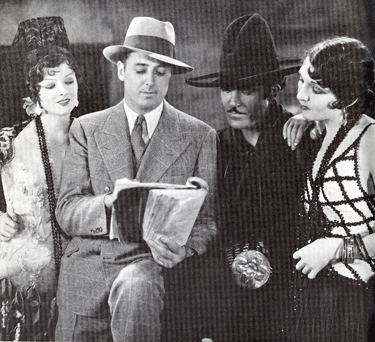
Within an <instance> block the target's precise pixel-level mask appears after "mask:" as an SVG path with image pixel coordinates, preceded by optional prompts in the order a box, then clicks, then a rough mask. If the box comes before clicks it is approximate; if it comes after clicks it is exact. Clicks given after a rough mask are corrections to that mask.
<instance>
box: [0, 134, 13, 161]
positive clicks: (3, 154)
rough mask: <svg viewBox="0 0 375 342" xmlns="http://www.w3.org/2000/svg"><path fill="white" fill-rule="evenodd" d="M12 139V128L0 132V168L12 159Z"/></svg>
mask: <svg viewBox="0 0 375 342" xmlns="http://www.w3.org/2000/svg"><path fill="white" fill-rule="evenodd" d="M14 138H15V129H14V127H5V128H2V129H1V130H0V167H3V166H4V165H5V164H7V163H9V162H10V161H11V160H12V159H13V156H14V147H13V140H14Z"/></svg>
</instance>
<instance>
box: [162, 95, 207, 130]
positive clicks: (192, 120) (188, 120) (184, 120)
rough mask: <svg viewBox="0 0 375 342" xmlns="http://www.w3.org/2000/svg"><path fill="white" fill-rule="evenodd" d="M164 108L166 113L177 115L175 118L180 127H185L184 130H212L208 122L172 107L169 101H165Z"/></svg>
mask: <svg viewBox="0 0 375 342" xmlns="http://www.w3.org/2000/svg"><path fill="white" fill-rule="evenodd" d="M165 110H166V112H168V113H174V114H175V115H177V118H178V120H179V122H180V125H181V127H182V128H184V129H186V130H190V129H196V130H199V131H211V130H214V129H213V128H212V127H211V126H210V125H209V124H207V123H205V122H203V121H202V120H200V119H198V118H196V117H194V116H192V115H190V114H187V113H185V112H183V111H181V110H179V109H177V108H175V107H173V106H172V105H171V104H169V103H167V102H166V103H165Z"/></svg>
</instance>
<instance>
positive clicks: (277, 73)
mask: <svg viewBox="0 0 375 342" xmlns="http://www.w3.org/2000/svg"><path fill="white" fill-rule="evenodd" d="M300 68H301V65H293V66H289V67H286V68H282V69H277V70H273V71H270V72H266V73H262V74H259V75H252V76H248V77H244V78H238V79H233V78H232V79H231V78H229V79H228V78H225V80H221V78H220V73H219V72H216V73H213V74H208V75H203V76H199V77H194V78H188V79H186V80H185V82H186V83H187V84H189V85H191V86H193V87H198V88H215V87H220V85H222V84H230V85H231V86H238V87H243V86H246V85H247V84H262V83H264V82H267V83H268V82H269V81H271V80H275V81H276V80H277V81H278V80H280V79H281V78H282V77H284V76H288V75H292V74H295V73H296V72H298V70H299V69H300Z"/></svg>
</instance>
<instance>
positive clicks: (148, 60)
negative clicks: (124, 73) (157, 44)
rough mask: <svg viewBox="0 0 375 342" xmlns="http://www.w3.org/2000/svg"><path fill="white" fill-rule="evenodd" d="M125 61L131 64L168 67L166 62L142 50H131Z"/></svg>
mask: <svg viewBox="0 0 375 342" xmlns="http://www.w3.org/2000/svg"><path fill="white" fill-rule="evenodd" d="M126 62H127V63H129V64H132V65H136V64H140V65H146V66H150V67H157V66H159V67H170V66H169V65H168V64H166V63H164V62H161V61H158V60H157V59H155V58H152V57H150V56H148V55H146V54H144V53H142V52H131V53H130V54H129V56H128V58H127V59H126Z"/></svg>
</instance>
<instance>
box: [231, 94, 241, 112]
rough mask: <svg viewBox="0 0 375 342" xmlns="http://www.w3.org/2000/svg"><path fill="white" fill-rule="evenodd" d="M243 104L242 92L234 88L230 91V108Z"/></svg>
mask: <svg viewBox="0 0 375 342" xmlns="http://www.w3.org/2000/svg"><path fill="white" fill-rule="evenodd" d="M241 104H242V101H241V93H240V92H239V91H238V90H232V91H231V92H230V99H229V106H230V108H237V107H240V106H241Z"/></svg>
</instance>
